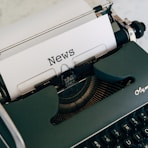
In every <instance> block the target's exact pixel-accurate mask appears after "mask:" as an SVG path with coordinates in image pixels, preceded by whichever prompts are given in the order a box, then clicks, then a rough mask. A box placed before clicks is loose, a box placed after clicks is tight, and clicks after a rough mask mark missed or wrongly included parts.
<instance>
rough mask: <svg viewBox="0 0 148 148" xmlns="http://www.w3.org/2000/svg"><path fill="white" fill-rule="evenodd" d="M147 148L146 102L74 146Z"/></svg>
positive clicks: (80, 147)
mask: <svg viewBox="0 0 148 148" xmlns="http://www.w3.org/2000/svg"><path fill="white" fill-rule="evenodd" d="M126 147H127V148H148V104H145V105H144V106H142V107H140V108H138V109H137V110H134V111H133V112H131V113H130V114H128V115H126V116H124V117H123V118H121V119H120V120H118V121H116V122H115V123H112V124H111V125H110V126H108V127H107V128H104V129H103V130H102V131H99V132H97V133H96V134H94V135H93V136H90V137H89V138H87V139H86V140H84V141H83V142H81V143H79V144H78V145H77V146H75V148H126Z"/></svg>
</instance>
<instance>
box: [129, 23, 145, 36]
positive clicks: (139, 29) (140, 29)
mask: <svg viewBox="0 0 148 148" xmlns="http://www.w3.org/2000/svg"><path fill="white" fill-rule="evenodd" d="M130 26H131V27H132V28H133V29H134V30H135V35H136V38H140V37H142V36H143V35H144V31H145V30H146V26H145V24H144V23H142V22H138V21H133V22H132V24H131V25H130Z"/></svg>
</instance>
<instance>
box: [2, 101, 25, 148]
mask: <svg viewBox="0 0 148 148" xmlns="http://www.w3.org/2000/svg"><path fill="white" fill-rule="evenodd" d="M0 117H1V118H2V120H3V121H4V123H5V125H6V127H7V128H8V130H9V131H10V133H11V135H12V137H13V139H14V142H15V144H16V147H17V148H25V147H26V146H25V143H24V141H23V139H22V137H21V135H20V133H19V131H18V130H17V128H16V127H15V125H14V123H13V121H12V120H11V118H10V117H9V115H8V113H7V112H6V110H5V109H4V107H3V106H2V105H1V103H0Z"/></svg>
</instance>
